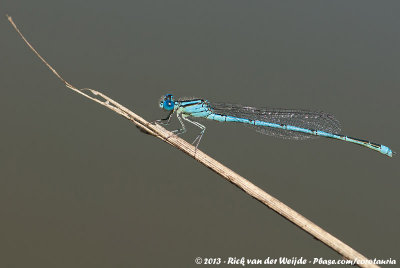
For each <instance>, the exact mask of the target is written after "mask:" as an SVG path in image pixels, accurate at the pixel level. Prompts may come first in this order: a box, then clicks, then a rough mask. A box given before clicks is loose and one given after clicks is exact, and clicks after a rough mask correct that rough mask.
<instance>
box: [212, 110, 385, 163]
mask: <svg viewBox="0 0 400 268" xmlns="http://www.w3.org/2000/svg"><path fill="white" fill-rule="evenodd" d="M206 118H207V119H210V120H216V121H219V122H235V123H243V124H248V125H254V126H258V127H271V128H277V129H282V130H286V131H295V132H301V133H304V134H308V135H314V136H319V137H326V138H332V139H337V140H342V141H346V142H351V143H354V144H358V145H361V146H365V147H367V148H370V149H372V150H375V151H378V152H380V153H382V154H384V155H387V156H390V157H392V156H393V152H392V150H391V149H390V148H389V147H387V146H385V145H381V144H377V143H374V142H370V141H367V140H362V139H358V138H353V137H349V136H344V135H341V134H334V133H329V132H324V131H319V130H312V129H306V128H301V127H296V126H291V125H286V124H275V123H269V122H264V121H259V120H251V119H246V118H239V117H234V116H228V115H220V114H215V113H210V114H209V115H208V116H206Z"/></svg>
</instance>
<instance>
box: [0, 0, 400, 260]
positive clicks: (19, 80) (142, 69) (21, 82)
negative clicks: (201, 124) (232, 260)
mask: <svg viewBox="0 0 400 268" xmlns="http://www.w3.org/2000/svg"><path fill="white" fill-rule="evenodd" d="M399 8H400V4H399V2H398V1H384V2H382V1H350V2H349V1H113V2H110V1H93V0H89V1H76V0H68V1H64V0H60V1H41V0H38V1H28V0H20V1H12V0H5V1H4V0H3V1H2V3H1V5H0V11H1V12H0V13H1V18H2V19H1V20H0V33H1V41H0V46H1V52H0V68H1V69H0V79H1V90H0V94H1V95H0V102H1V105H0V122H1V131H0V139H1V143H0V215H1V221H0V232H1V239H0V266H1V267H192V266H196V265H195V263H194V259H195V258H196V257H220V258H223V259H226V258H228V257H238V258H241V257H247V258H259V259H266V258H268V257H271V258H279V257H289V258H291V257H303V258H308V259H310V260H312V259H313V258H327V259H340V256H339V255H338V254H336V253H335V252H333V251H332V250H331V249H329V248H328V247H326V246H325V245H323V244H322V243H320V242H318V241H316V240H314V239H313V238H312V237H311V236H309V235H308V234H306V233H304V232H303V231H301V230H300V229H298V228H297V227H296V226H294V225H292V224H291V223H289V222H288V221H287V220H285V219H284V218H282V217H280V216H279V215H277V214H276V213H275V212H273V211H271V210H270V209H268V208H267V207H265V206H263V205H262V204H261V203H259V202H257V201H256V200H254V199H252V198H251V197H249V196H248V195H246V194H245V193H244V192H242V191H241V190H239V189H237V188H236V187H235V186H233V185H232V184H230V183H228V182H226V181H225V180H223V179H221V178H220V177H219V176H218V175H216V174H214V173H213V172H212V171H210V170H209V169H207V168H205V167H204V166H202V165H200V164H198V163H197V162H196V161H195V160H193V159H191V158H189V157H187V156H186V155H184V154H182V153H181V152H180V151H178V150H176V149H173V148H172V147H170V146H168V145H167V144H165V143H162V142H160V141H159V140H158V139H155V138H153V137H151V136H148V135H144V134H143V133H141V132H140V131H138V129H137V128H136V127H135V126H134V125H132V124H130V123H129V122H128V121H127V120H125V119H123V118H122V117H120V116H118V115H117V114H115V113H113V112H111V111H110V110H107V109H105V108H104V107H102V106H100V105H98V104H96V103H94V102H91V101H89V100H87V99H85V98H83V97H81V96H79V95H78V94H76V93H74V92H72V91H71V90H69V89H67V88H65V87H64V85H63V84H62V83H61V82H60V81H59V80H58V79H57V78H56V77H55V76H54V75H53V74H52V73H51V72H50V71H49V70H48V69H47V67H45V65H44V64H42V63H41V62H40V61H39V60H38V59H37V58H36V56H35V55H34V54H33V53H32V52H31V51H30V50H29V49H28V48H27V46H26V45H25V44H24V43H23V42H22V40H21V39H20V38H19V36H18V35H17V33H16V32H15V31H14V30H13V29H12V27H11V25H10V24H9V23H8V21H7V19H6V17H5V14H9V15H11V16H12V17H13V19H14V21H15V22H16V23H17V25H18V26H19V27H20V29H21V31H22V32H23V33H24V34H25V36H26V37H27V38H28V40H29V41H30V42H31V43H32V45H34V46H35V48H36V49H37V50H38V51H39V52H40V53H41V55H42V56H43V57H45V58H46V59H47V60H48V62H49V63H50V64H51V65H53V67H55V68H56V70H57V71H58V72H59V73H60V74H61V75H62V76H63V77H64V78H65V79H66V80H68V81H69V82H70V83H71V84H73V85H75V86H77V87H78V88H83V87H89V88H93V89H96V90H99V91H101V92H103V93H105V94H107V95H108V96H110V97H111V98H113V99H114V100H116V101H119V102H120V103H121V104H123V105H125V106H126V107H128V108H130V109H132V111H134V112H136V113H138V114H139V115H141V116H143V117H144V118H145V119H147V120H155V119H159V118H161V117H162V116H164V115H165V114H164V113H163V112H162V111H161V110H160V109H159V108H158V100H159V98H160V96H161V95H163V94H165V93H173V94H174V95H176V96H177V97H179V96H196V97H203V98H207V99H209V100H212V101H224V102H230V103H241V104H246V105H250V106H255V107H266V106H268V107H275V108H302V109H310V110H323V111H326V112H329V113H332V114H335V115H336V117H337V118H338V119H339V120H340V121H341V123H342V129H343V132H342V133H344V134H346V135H349V136H353V137H359V138H363V139H368V140H371V141H374V142H378V143H382V144H385V145H387V146H389V147H391V148H392V149H393V150H394V151H396V150H397V151H399V150H400V141H399V134H398V133H399V132H400V126H399V124H398V122H399V119H398V115H399V96H400V93H399V86H400V75H399V70H400V66H399V65H400V50H399V47H400V17H399V16H398V10H399ZM173 121H174V122H173V123H172V124H171V126H169V129H170V130H172V129H175V128H177V127H178V123H177V122H176V121H177V120H176V118H174V120H173ZM206 123H207V131H206V134H205V136H204V137H203V140H202V142H201V144H200V149H201V150H202V151H204V152H206V153H208V154H209V155H210V156H212V157H214V158H216V159H217V160H219V161H220V162H222V163H223V164H225V165H227V166H228V167H230V168H232V169H233V170H235V171H236V172H238V173H239V174H241V175H242V176H244V177H246V178H248V179H249V180H250V181H252V182H253V183H254V184H256V185H258V186H259V187H261V188H262V189H264V190H265V191H267V192H268V193H270V194H272V195H273V196H275V197H276V198H278V199H279V200H281V201H282V202H284V203H286V204H287V205H289V206H290V207H292V208H293V209H295V210H296V211H298V212H299V213H301V214H303V215H304V216H305V217H307V218H308V219H310V220H311V221H313V222H315V223H316V224H318V225H319V226H321V227H322V228H324V229H325V230H327V231H328V232H330V233H331V234H333V235H334V236H336V237H338V238H339V239H341V240H342V241H344V242H345V243H347V244H349V245H350V246H351V247H353V248H354V249H356V250H358V251H359V252H361V253H362V254H364V255H366V256H367V257H369V258H377V259H388V258H392V259H397V261H400V258H399V238H400V231H399V228H398V226H399V225H400V209H399V206H398V204H399V201H400V197H399V186H400V182H399V178H400V168H399V156H395V157H393V158H392V159H390V158H389V157H386V156H384V155H381V154H379V153H377V152H375V151H372V150H369V149H366V148H363V147H360V146H356V145H353V144H349V143H345V142H339V141H334V140H328V139H323V138H320V139H317V140H309V141H287V140H280V139H277V138H273V137H267V136H263V135H260V134H257V133H256V132H254V131H252V130H251V129H249V128H246V127H240V126H235V125H225V124H220V123H216V122H206ZM197 133H198V129H197V128H196V127H192V126H189V132H188V133H187V134H185V135H184V136H182V137H183V138H184V139H186V140H188V141H192V140H193V139H194V138H195V137H196V135H197Z"/></svg>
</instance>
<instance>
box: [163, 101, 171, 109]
mask: <svg viewBox="0 0 400 268" xmlns="http://www.w3.org/2000/svg"><path fill="white" fill-rule="evenodd" d="M163 106H164V107H163V108H164V109H165V110H167V111H171V110H173V109H174V102H172V101H171V100H165V101H164V105H163Z"/></svg>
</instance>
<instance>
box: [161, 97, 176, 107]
mask: <svg viewBox="0 0 400 268" xmlns="http://www.w3.org/2000/svg"><path fill="white" fill-rule="evenodd" d="M174 106H175V101H174V96H172V94H166V95H164V96H163V97H161V101H160V108H162V109H164V110H167V111H171V110H173V109H174Z"/></svg>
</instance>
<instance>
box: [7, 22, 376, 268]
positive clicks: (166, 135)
mask: <svg viewBox="0 0 400 268" xmlns="http://www.w3.org/2000/svg"><path fill="white" fill-rule="evenodd" d="M7 18H8V20H9V22H10V23H11V24H12V26H13V27H14V29H15V30H16V31H17V32H18V34H19V35H20V36H21V38H22V39H23V40H24V41H25V43H26V44H27V45H28V46H29V47H30V49H32V51H33V52H34V53H35V54H36V55H37V56H38V57H39V58H40V60H41V61H42V62H43V63H44V64H46V66H47V67H48V68H49V69H50V70H51V71H52V72H53V73H54V74H55V75H56V76H57V77H58V78H59V79H60V80H61V81H62V82H63V83H64V84H65V86H66V87H68V88H70V89H72V90H73V91H75V92H76V93H79V94H81V95H83V96H85V97H86V98H89V99H91V100H93V101H95V102H97V103H99V104H101V105H103V106H106V107H107V108H109V109H111V110H113V111H114V112H116V113H118V114H120V115H122V116H123V117H125V118H127V119H129V120H130V121H132V122H133V123H134V124H135V125H136V126H137V127H138V128H140V129H141V130H142V131H144V132H146V133H148V134H150V135H153V136H155V137H157V138H159V139H161V140H163V141H165V142H167V143H169V144H170V145H172V146H174V147H175V148H178V149H179V150H181V151H183V152H185V153H186V154H187V155H189V156H191V157H193V158H195V159H196V160H197V161H199V162H200V163H202V164H203V165H205V166H206V167H208V168H210V169H211V170H213V171H214V172H216V173H217V174H219V175H220V176H222V177H224V178H225V179H227V180H228V181H230V182H231V183H233V184H235V185H236V186H237V187H239V188H240V189H242V190H243V191H245V192H246V193H247V194H249V195H250V196H252V197H253V198H255V199H257V200H258V201H260V202H261V203H263V204H265V205H266V206H268V207H269V208H271V209H273V210H274V211H276V212H277V213H279V214H280V215H281V216H283V217H285V218H286V219H288V220H289V221H290V222H292V223H294V224H295V225H297V226H298V227H300V228H301V229H302V230H304V231H306V232H307V233H309V234H311V235H312V236H313V237H315V238H316V239H318V240H320V241H321V242H323V243H324V244H326V245H327V246H329V247H330V248H332V249H333V250H335V251H336V252H338V253H339V254H341V255H342V256H343V257H344V258H345V259H349V260H367V258H366V257H364V256H363V255H361V254H360V253H358V252H357V251H355V250H354V249H352V248H351V247H349V246H348V245H346V244H345V243H343V242H342V241H340V240H339V239H337V238H336V237H334V236H332V235H331V234H329V233H328V232H326V231H325V230H323V229H322V228H320V227H319V226H317V225H316V224H314V223H313V222H311V221H309V220H308V219H307V218H305V217H303V216H302V215H300V214H299V213H297V212H296V211H294V210H293V209H291V208H290V207H288V206H286V205H285V204H283V203H282V202H280V201H279V200H278V199H276V198H274V197H273V196H271V195H269V194H268V193H266V192H264V191H263V190H262V189H260V188H259V187H257V186H256V185H254V184H253V183H251V182H249V181H248V180H246V179H245V178H243V177H242V176H240V175H238V174H237V173H235V172H234V171H232V170H231V169H229V168H227V167H225V166H224V165H222V164H221V163H219V162H218V161H216V160H214V159H213V158H211V157H210V156H208V155H206V154H205V153H203V152H202V151H200V150H197V151H195V148H194V146H193V145H191V144H189V143H187V142H186V141H185V140H183V139H181V138H179V137H178V136H176V135H174V134H172V133H171V132H169V131H168V130H166V129H165V128H163V127H161V126H159V125H155V124H152V123H149V122H148V121H146V120H145V119H143V118H142V117H140V116H138V115H137V114H135V113H133V112H132V111H130V110H129V109H128V108H126V107H124V106H122V105H121V104H119V103H118V102H116V101H114V100H112V99H111V98H109V97H107V96H106V95H104V94H102V93H101V92H98V91H96V90H93V89H88V88H84V89H77V88H76V87H74V86H73V85H71V84H69V83H68V82H67V81H66V80H64V79H63V78H62V77H61V76H60V75H59V74H58V73H57V71H56V70H55V69H54V68H53V67H51V66H50V65H49V64H48V63H47V62H46V60H45V59H44V58H43V57H42V56H40V55H39V53H38V52H37V51H36V50H35V49H34V48H33V47H32V45H31V44H30V43H29V42H28V41H27V40H26V39H25V37H24V36H23V35H22V33H21V32H20V31H19V29H18V28H17V26H16V25H15V23H14V22H13V20H12V18H11V17H10V16H8V15H7ZM86 92H87V93H89V94H87V93H86ZM100 98H101V99H100ZM358 265H359V266H360V267H379V266H377V265H374V264H358Z"/></svg>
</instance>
